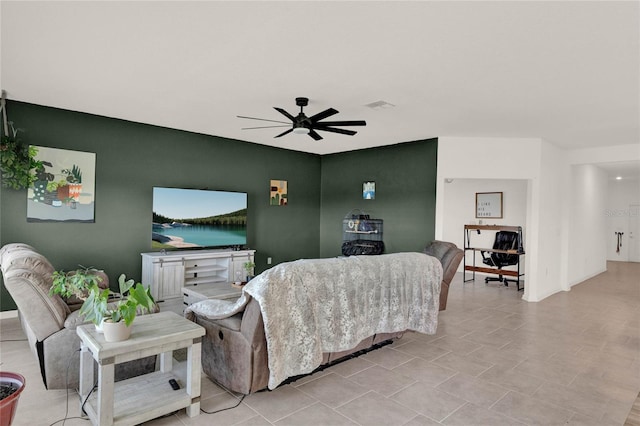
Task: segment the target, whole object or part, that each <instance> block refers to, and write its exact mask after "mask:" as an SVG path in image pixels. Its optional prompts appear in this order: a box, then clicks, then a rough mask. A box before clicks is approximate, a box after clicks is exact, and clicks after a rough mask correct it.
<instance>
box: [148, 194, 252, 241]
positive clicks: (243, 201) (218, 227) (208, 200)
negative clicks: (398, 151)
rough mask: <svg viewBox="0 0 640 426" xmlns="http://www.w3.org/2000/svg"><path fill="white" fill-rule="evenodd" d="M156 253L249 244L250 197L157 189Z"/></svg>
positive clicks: (154, 216)
mask: <svg viewBox="0 0 640 426" xmlns="http://www.w3.org/2000/svg"><path fill="white" fill-rule="evenodd" d="M152 228H153V229H152V234H151V240H152V241H151V245H152V248H153V249H158V250H159V249H176V248H190V247H191V248H197V247H228V246H237V245H245V244H247V194H246V193H243V192H228V191H212V190H202V189H182V188H158V187H156V188H153V226H152Z"/></svg>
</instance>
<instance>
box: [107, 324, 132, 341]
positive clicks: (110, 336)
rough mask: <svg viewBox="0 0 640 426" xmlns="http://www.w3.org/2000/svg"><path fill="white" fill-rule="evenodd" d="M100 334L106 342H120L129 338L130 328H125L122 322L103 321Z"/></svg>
mask: <svg viewBox="0 0 640 426" xmlns="http://www.w3.org/2000/svg"><path fill="white" fill-rule="evenodd" d="M102 332H103V333H104V340H106V341H107V342H122V341H123V340H127V339H128V338H129V337H131V326H129V327H127V325H126V324H125V323H124V321H119V322H111V321H103V322H102Z"/></svg>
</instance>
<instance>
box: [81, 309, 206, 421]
mask: <svg viewBox="0 0 640 426" xmlns="http://www.w3.org/2000/svg"><path fill="white" fill-rule="evenodd" d="M132 327H133V329H132V331H131V337H130V338H129V339H128V340H125V341H123V342H113V343H111V342H106V341H105V340H104V336H103V335H102V334H100V333H98V332H97V331H96V330H95V326H93V324H91V325H83V326H80V327H78V328H77V333H78V336H80V339H81V346H80V348H81V354H80V403H81V404H82V403H83V402H84V401H85V399H87V402H86V404H85V405H84V410H85V412H86V413H87V415H88V416H89V418H90V419H91V422H92V423H93V424H94V425H100V426H109V425H132V424H139V423H143V422H146V421H148V420H151V419H155V418H156V417H159V416H162V415H164V414H169V413H172V412H174V411H177V410H179V409H181V408H186V409H187V415H188V416H189V417H194V416H197V415H198V414H199V412H200V376H201V370H200V368H201V352H200V350H201V340H202V336H204V334H205V329H204V328H202V327H201V326H199V325H197V324H195V323H193V322H191V321H189V320H187V319H185V318H183V317H181V316H179V315H178V314H176V313H173V312H160V313H157V314H150V315H139V316H137V317H136V319H135V321H134V322H133V325H132ZM180 348H187V371H186V377H183V376H181V374H180V373H179V372H177V371H174V370H173V365H172V362H173V351H174V350H176V349H180ZM151 355H159V356H160V370H159V371H155V372H153V373H150V374H145V375H142V376H138V377H133V378H130V379H126V380H122V381H119V382H117V383H114V369H115V365H116V364H119V363H122V362H126V361H131V360H134V359H139V358H144V357H147V356H151ZM94 361H95V362H97V363H98V382H97V390H96V391H93V392H92V391H91V390H92V388H93V386H94V378H93V363H94ZM170 379H175V380H177V381H178V383H179V384H180V389H179V390H175V391H174V390H173V389H172V388H171V386H170V385H169V380H170Z"/></svg>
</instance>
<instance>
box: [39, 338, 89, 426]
mask: <svg viewBox="0 0 640 426" xmlns="http://www.w3.org/2000/svg"><path fill="white" fill-rule="evenodd" d="M79 352H80V349H77V350H75V351H74V352H73V354H72V356H71V357H69V362H68V363H67V371H66V376H65V383H64V384H65V388H66V393H67V401H66V408H65V411H64V418H62V419H60V420H56V421H55V422H53V423H51V424H50V425H49V426H53V425H55V424H58V423H60V422H62V425H63V426H64V424H65V422H66V421H67V420H71V419H82V420H89V419H88V418H84V417H79V416H78V417H67V416H68V415H69V368H70V367H71V361H73V355H75V354H76V353H79ZM96 384H97V383H96ZM94 387H95V386H94ZM91 392H93V389H91ZM91 392H89V395H91ZM88 398H89V397H88V396H87V399H88ZM86 402H87V401H86V400H85V403H86ZM82 408H83V409H84V404H82ZM83 412H84V410H83Z"/></svg>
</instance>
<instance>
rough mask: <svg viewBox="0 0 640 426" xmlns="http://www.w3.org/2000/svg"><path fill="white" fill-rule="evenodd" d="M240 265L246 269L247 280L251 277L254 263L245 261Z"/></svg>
mask: <svg viewBox="0 0 640 426" xmlns="http://www.w3.org/2000/svg"><path fill="white" fill-rule="evenodd" d="M242 266H244V270H245V271H247V281H249V280H250V279H251V278H253V268H255V267H256V264H255V263H253V262H251V261H249V262H245V263H244V264H243V265H242Z"/></svg>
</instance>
